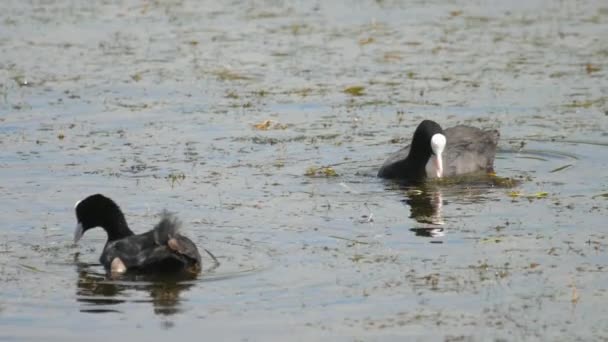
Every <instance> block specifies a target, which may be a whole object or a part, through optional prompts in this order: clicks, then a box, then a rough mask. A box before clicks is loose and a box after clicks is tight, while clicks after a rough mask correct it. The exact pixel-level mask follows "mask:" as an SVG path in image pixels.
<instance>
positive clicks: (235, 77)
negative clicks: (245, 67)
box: [213, 69, 251, 81]
mask: <svg viewBox="0 0 608 342" xmlns="http://www.w3.org/2000/svg"><path fill="white" fill-rule="evenodd" d="M213 74H215V76H217V77H218V78H219V79H220V80H222V81H249V80H251V77H249V76H245V75H241V74H239V73H237V72H236V71H232V70H229V69H220V70H216V71H214V72H213Z"/></svg>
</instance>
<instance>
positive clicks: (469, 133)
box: [378, 120, 500, 182]
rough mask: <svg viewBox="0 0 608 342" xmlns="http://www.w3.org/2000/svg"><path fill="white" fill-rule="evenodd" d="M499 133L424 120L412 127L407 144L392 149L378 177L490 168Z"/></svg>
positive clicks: (417, 178) (419, 177) (418, 177)
mask: <svg viewBox="0 0 608 342" xmlns="http://www.w3.org/2000/svg"><path fill="white" fill-rule="evenodd" d="M499 137H500V134H499V133H498V131H497V130H488V131H484V130H481V129H479V128H476V127H471V126H464V125H458V126H455V127H450V128H447V129H445V130H443V129H442V128H441V126H439V124H437V123H436V122H435V121H432V120H424V121H422V122H421V123H420V124H419V125H418V128H416V131H415V132H414V137H413V138H412V143H411V145H410V146H406V147H404V148H402V149H401V150H399V151H397V152H395V153H393V154H392V155H391V156H390V157H389V158H388V159H387V160H386V161H385V162H384V164H383V165H382V167H381V168H380V170H379V171H378V177H381V178H389V179H400V180H405V181H408V182H421V181H424V180H425V179H427V178H441V177H449V176H455V175H460V174H465V173H471V172H476V171H486V172H491V171H492V170H493V164H494V156H495V154H496V145H497V144H498V138H499Z"/></svg>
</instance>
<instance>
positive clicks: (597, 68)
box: [585, 63, 602, 74]
mask: <svg viewBox="0 0 608 342" xmlns="http://www.w3.org/2000/svg"><path fill="white" fill-rule="evenodd" d="M585 70H586V71H587V73H588V74H592V73H594V72H598V71H600V70H602V68H600V66H599V65H595V64H591V63H587V64H586V65H585Z"/></svg>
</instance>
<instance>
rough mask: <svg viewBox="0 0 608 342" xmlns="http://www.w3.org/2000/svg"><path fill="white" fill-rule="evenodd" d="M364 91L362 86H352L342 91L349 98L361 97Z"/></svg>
mask: <svg viewBox="0 0 608 342" xmlns="http://www.w3.org/2000/svg"><path fill="white" fill-rule="evenodd" d="M364 90H365V87H363V86H352V87H348V88H346V89H344V92H345V93H347V94H348V95H351V96H363V94H364Z"/></svg>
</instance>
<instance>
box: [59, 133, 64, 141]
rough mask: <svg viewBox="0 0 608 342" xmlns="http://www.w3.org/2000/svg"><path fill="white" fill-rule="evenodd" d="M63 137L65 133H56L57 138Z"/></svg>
mask: <svg viewBox="0 0 608 342" xmlns="http://www.w3.org/2000/svg"><path fill="white" fill-rule="evenodd" d="M63 138H65V135H64V134H63V133H59V134H57V139H59V140H63Z"/></svg>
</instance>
